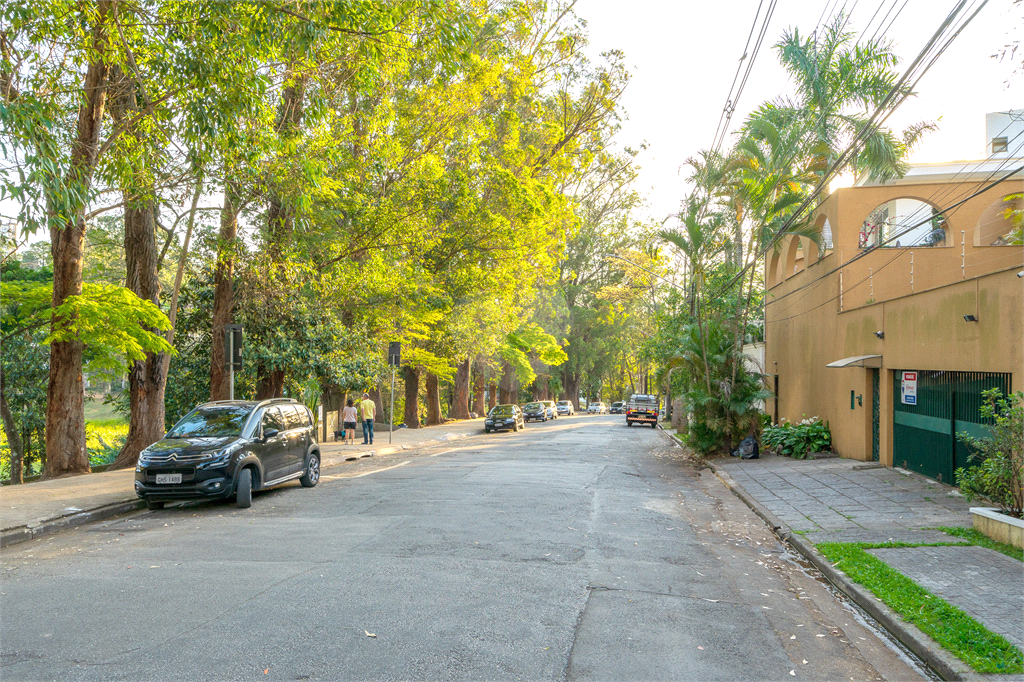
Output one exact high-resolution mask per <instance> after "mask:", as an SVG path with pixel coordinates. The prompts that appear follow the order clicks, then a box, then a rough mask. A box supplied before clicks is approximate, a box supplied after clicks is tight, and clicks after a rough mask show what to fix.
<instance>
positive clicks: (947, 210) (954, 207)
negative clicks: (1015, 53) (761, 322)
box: [765, 123, 1024, 306]
mask: <svg viewBox="0 0 1024 682" xmlns="http://www.w3.org/2000/svg"><path fill="white" fill-rule="evenodd" d="M1011 125H1012V123H1011ZM1008 127H1009V126H1007V128H1008ZM1007 128H1004V129H1003V130H1004V131H1005V130H1006V129H1007ZM1021 134H1024V133H1018V134H1017V135H1015V136H1014V138H1013V139H1016V138H1017V137H1019V136H1020V135H1021ZM1021 149H1024V142H1022V143H1021V144H1020V145H1018V146H1017V148H1016V149H1015V150H1014V153H1017V152H1018V151H1020V150H1021ZM989 160H990V159H984V160H982V161H979V162H978V163H979V164H981V163H986V162H987V161H989ZM1012 160H1013V158H1012V157H1009V156H1008V157H1007V158H1005V159H1003V160H1001V162H1000V163H999V165H997V166H996V168H994V169H993V170H992V171H991V172H990V173H989V174H988V176H987V177H986V178H985V179H983V180H981V181H980V182H979V183H978V185H979V186H980V185H983V184H985V183H988V182H989V181H990V180H991V179H992V178H993V177H994V176H995V175H996V174H997V173H999V172H1000V171H1002V170H1003V168H1005V167H1006V166H1007V165H1008V164H1009V162H1010V161H1012ZM965 168H966V167H965ZM1022 168H1024V166H1022V167H1021V168H1018V169H1016V170H1014V171H1011V172H1010V173H1009V174H1007V175H1005V176H1004V177H1002V178H1001V179H999V180H997V181H996V182H994V183H992V184H990V185H988V186H987V187H985V188H983V189H980V190H977V191H975V192H973V193H972V194H971V195H970V196H968V197H967V198H966V199H963V200H961V201H958V202H957V203H955V204H952V205H951V206H948V207H947V208H945V209H942V210H940V211H939V213H940V214H941V215H943V216H946V217H949V216H951V215H953V213H955V212H956V211H957V210H958V209H959V207H960V206H961V205H962V204H963V203H965V202H966V201H967V200H968V199H971V198H973V197H975V196H977V195H978V194H980V193H984V192H987V191H988V190H989V189H991V188H992V187H995V186H996V185H998V184H1000V183H1002V182H1004V181H1005V180H1007V179H1009V178H1010V177H1012V176H1013V175H1014V174H1015V173H1017V172H1020V171H1021V169H1022ZM962 172H965V171H964V169H961V170H960V171H958V172H957V174H956V175H959V174H960V173H962ZM956 175H954V177H956ZM943 187H947V191H945V192H944V193H943V198H944V197H945V196H947V195H948V194H949V190H948V187H949V185H948V184H944V185H943ZM964 191H965V192H966V191H968V190H964ZM935 194H936V193H935V192H933V193H932V196H931V197H929V198H928V200H927V202H926V203H929V204H932V205H934V204H936V203H938V199H936V198H935ZM960 195H961V196H962V195H963V192H961V193H960ZM947 214H948V215H947ZM929 220H931V218H927V219H925V220H923V221H921V222H920V223H917V224H915V225H911V226H909V227H906V228H905V229H904V230H903V231H902V232H899V233H897V234H895V235H892V236H890V237H889V238H887V239H885V240H883V241H882V242H880V243H879V244H877V245H876V246H874V247H872V248H870V249H868V250H866V251H864V252H862V253H861V254H859V255H857V256H855V257H854V258H852V259H850V260H849V261H847V262H846V263H844V264H843V265H840V266H839V267H837V268H835V269H833V270H830V271H828V272H826V273H824V274H822V275H820V276H819V277H817V278H816V279H814V280H812V281H811V282H807V283H806V284H803V285H801V286H800V287H798V288H796V289H794V290H793V291H790V292H787V293H785V294H783V295H782V296H779V297H778V298H776V299H773V300H771V301H766V302H765V306H768V305H771V304H773V303H778V302H780V301H782V300H784V299H786V298H788V297H789V296H792V295H793V294H796V293H798V292H800V291H802V290H804V289H806V288H808V287H810V286H813V285H815V284H817V283H819V282H821V281H823V280H824V279H825V278H826V277H828V276H829V275H831V274H833V273H835V272H836V271H838V270H840V269H842V268H844V267H846V266H848V265H849V264H851V263H854V262H856V261H857V260H859V259H860V258H863V257H864V256H866V255H867V254H868V253H870V252H871V251H873V250H874V249H877V248H879V247H883V246H886V245H887V244H889V243H891V242H892V241H894V240H896V239H899V238H900V237H902V236H903V235H905V234H907V233H908V232H910V231H912V230H914V229H916V228H918V227H920V226H921V225H923V224H924V223H926V222H928V221H929ZM787 265H788V264H787Z"/></svg>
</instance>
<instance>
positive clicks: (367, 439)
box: [359, 393, 377, 445]
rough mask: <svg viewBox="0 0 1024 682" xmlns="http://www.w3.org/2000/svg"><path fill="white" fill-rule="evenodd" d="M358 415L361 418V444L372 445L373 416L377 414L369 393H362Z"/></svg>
mask: <svg viewBox="0 0 1024 682" xmlns="http://www.w3.org/2000/svg"><path fill="white" fill-rule="evenodd" d="M359 416H360V417H362V418H363V445H373V418H374V417H376V416H377V406H376V405H375V404H374V402H373V401H372V400H370V394H369V393H364V394H363V400H362V402H360V403H359Z"/></svg>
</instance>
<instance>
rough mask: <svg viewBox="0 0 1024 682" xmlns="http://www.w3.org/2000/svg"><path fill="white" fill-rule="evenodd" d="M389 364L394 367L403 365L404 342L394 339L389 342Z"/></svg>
mask: <svg viewBox="0 0 1024 682" xmlns="http://www.w3.org/2000/svg"><path fill="white" fill-rule="evenodd" d="M388 364H389V365H391V366H392V367H400V366H401V365H402V342H401V341H392V342H391V343H389V344H388Z"/></svg>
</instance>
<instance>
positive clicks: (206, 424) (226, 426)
mask: <svg viewBox="0 0 1024 682" xmlns="http://www.w3.org/2000/svg"><path fill="white" fill-rule="evenodd" d="M251 411H252V407H251V406H249V405H218V406H216V407H199V408H196V409H195V410H192V411H191V412H189V413H188V414H186V415H185V417H184V418H183V419H182V420H181V421H180V422H178V423H177V424H175V425H174V428H173V429H171V430H170V431H168V432H167V435H166V436H165V438H196V437H224V436H240V435H242V427H243V426H245V420H246V419H247V418H248V417H249V413H250V412H251Z"/></svg>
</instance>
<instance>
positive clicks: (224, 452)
mask: <svg viewBox="0 0 1024 682" xmlns="http://www.w3.org/2000/svg"><path fill="white" fill-rule="evenodd" d="M242 445H243V443H242V442H241V441H235V442H234V443H232V444H231V445H229V446H227V447H226V448H221V449H220V450H217V451H215V452H213V453H211V454H210V455H208V457H209V459H207V460H206V461H205V462H203V464H202V465H201V466H203V467H213V466H219V465H221V464H224V463H225V462H227V461H228V460H229V459H231V455H233V454H235V453H236V452H238V451H239V450H240V449H241V447H242Z"/></svg>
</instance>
